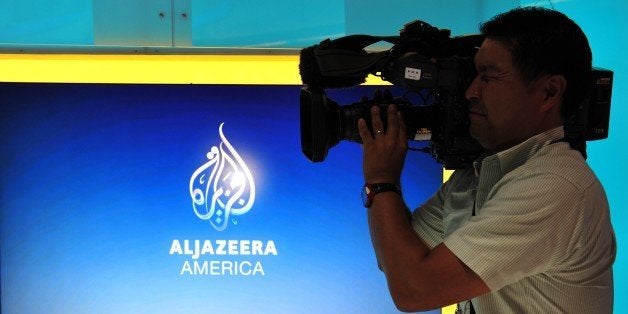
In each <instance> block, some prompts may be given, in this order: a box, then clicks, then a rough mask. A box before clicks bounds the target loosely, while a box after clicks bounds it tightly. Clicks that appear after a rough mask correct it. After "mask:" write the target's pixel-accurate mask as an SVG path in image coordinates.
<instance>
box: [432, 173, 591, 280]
mask: <svg viewBox="0 0 628 314" xmlns="http://www.w3.org/2000/svg"><path fill="white" fill-rule="evenodd" d="M582 198H583V194H582V192H581V191H580V190H579V189H578V188H577V187H576V186H574V185H573V184H571V183H570V182H568V181H567V180H565V179H564V178H562V177H560V176H558V175H555V174H548V173H532V174H530V173H528V174H520V175H519V176H517V177H510V178H509V179H507V178H503V179H502V180H501V181H500V182H498V183H497V184H496V185H495V186H494V187H493V189H492V190H491V192H490V193H489V196H488V198H487V201H486V203H485V204H484V206H483V207H482V208H481V209H477V212H476V216H474V217H472V218H471V219H469V220H468V221H467V222H465V223H464V224H462V226H460V228H458V229H457V230H456V231H454V232H453V233H452V234H451V235H449V236H448V237H447V238H446V239H445V240H444V243H445V245H446V246H447V247H448V248H449V249H450V250H451V251H452V252H453V253H454V254H455V255H456V256H457V257H458V258H459V259H460V260H461V261H462V262H464V263H465V264H466V265H467V266H468V267H470V268H471V269H472V270H473V271H474V272H475V273H476V274H477V275H478V276H480V277H481V278H482V280H484V282H485V283H486V284H487V285H488V286H489V287H490V288H491V290H492V291H495V290H498V289H500V288H501V287H503V286H505V285H508V284H510V283H513V282H516V281H519V280H520V279H522V278H524V277H527V276H530V275H534V274H538V273H541V272H545V271H549V270H551V269H552V268H553V267H556V265H558V263H559V260H560V259H561V258H563V257H564V256H565V255H566V252H568V251H569V247H570V245H573V243H575V242H574V241H573V237H574V236H576V235H575V232H574V230H575V229H576V228H578V224H580V223H581V221H582V213H583V200H582Z"/></svg>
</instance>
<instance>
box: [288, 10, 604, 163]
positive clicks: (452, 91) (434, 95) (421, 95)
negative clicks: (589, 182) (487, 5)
mask: <svg viewBox="0 0 628 314" xmlns="http://www.w3.org/2000/svg"><path fill="white" fill-rule="evenodd" d="M483 40H484V37H483V36H481V35H469V36H460V37H453V38H452V37H451V36H450V31H449V30H446V29H438V28H436V27H433V26H431V25H429V24H427V23H425V22H423V21H419V20H417V21H413V22H410V23H408V24H406V25H404V28H403V29H402V30H401V31H400V34H399V36H371V35H350V36H345V37H341V38H338V39H335V40H329V39H327V40H324V41H322V42H321V43H320V44H318V45H314V46H311V47H307V48H304V49H303V50H301V54H300V64H299V70H300V74H301V80H302V81H303V84H304V86H303V87H302V88H301V95H300V115H301V117H300V119H301V121H300V122H301V149H302V151H303V153H304V154H305V156H306V157H307V158H308V159H309V160H311V161H312V162H320V161H323V160H324V159H325V157H326V156H327V152H328V150H329V149H330V148H331V147H333V146H335V145H336V144H338V143H339V141H340V140H348V141H352V142H358V143H360V142H361V138H360V136H359V133H358V130H357V121H358V119H360V118H364V119H365V120H366V121H367V125H368V126H369V128H370V127H371V123H370V108H371V107H372V106H380V107H381V108H382V109H384V108H385V107H387V106H388V105H390V104H395V105H396V106H397V108H398V110H399V111H401V112H402V116H403V119H404V122H405V124H406V126H407V131H408V138H409V139H411V140H415V141H429V145H428V147H427V148H426V149H425V151H426V152H427V153H429V154H431V155H432V156H433V157H434V158H435V159H436V160H437V161H438V162H440V163H442V164H443V166H444V167H445V168H447V169H457V168H462V167H464V166H466V165H467V164H468V163H470V162H472V161H473V160H474V159H476V158H477V157H478V156H479V155H480V154H481V153H482V152H483V151H484V149H483V148H482V147H481V146H480V144H479V143H478V142H477V141H476V140H475V139H473V138H472V137H471V135H470V134H469V116H468V114H469V103H468V101H467V99H466V98H465V96H464V93H465V90H466V88H467V87H468V86H469V85H470V84H471V82H472V80H473V79H474V78H475V76H476V70H475V66H474V63H473V57H474V56H475V53H476V52H477V50H478V48H479V46H480V45H481V44H482V41H483ZM380 41H385V42H388V43H390V44H392V45H393V46H392V48H390V49H387V50H383V51H376V52H367V51H366V50H365V48H366V47H368V46H370V45H372V44H374V43H377V42H380ZM593 72H594V79H593V81H592V86H591V87H592V89H591V94H590V97H589V99H588V100H586V101H585V102H583V104H582V105H581V107H580V109H579V110H578V112H577V113H576V115H575V116H574V117H573V118H571V119H570V120H569V121H566V123H565V132H566V140H567V141H569V142H570V144H571V145H572V146H573V147H574V148H576V149H578V150H579V151H580V152H581V153H582V154H583V156H585V157H586V145H585V142H586V141H587V140H595V139H603V138H606V137H607V136H608V122H609V113H610V99H611V86H612V77H613V73H612V72H611V71H608V70H599V69H594V71H593ZM369 74H372V75H375V76H379V77H381V79H382V80H384V81H387V82H390V83H392V84H393V85H394V86H398V87H401V88H402V89H403V90H404V91H405V93H404V96H402V97H392V94H390V93H387V92H384V93H378V94H376V95H375V97H373V98H372V99H362V100H361V101H359V102H356V103H353V104H350V105H346V106H341V105H338V103H336V102H335V101H333V100H332V99H330V98H328V97H327V96H326V94H325V91H324V89H325V88H343V87H351V86H356V85H359V84H361V83H363V82H365V80H366V77H367V76H368V75H369ZM410 94H412V95H413V96H418V97H414V98H412V99H413V100H415V99H418V103H417V101H411V100H410V98H409V97H407V96H408V95H410ZM380 112H381V113H382V120H383V121H384V122H385V121H386V117H385V114H386V110H385V109H384V110H381V111H380ZM371 131H372V130H371Z"/></svg>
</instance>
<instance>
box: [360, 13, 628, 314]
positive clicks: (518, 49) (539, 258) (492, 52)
mask: <svg viewBox="0 0 628 314" xmlns="http://www.w3.org/2000/svg"><path fill="white" fill-rule="evenodd" d="M481 32H482V34H483V35H484V36H485V38H486V39H485V41H484V42H483V44H482V46H481V47H480V49H479V50H478V52H477V54H476V56H475V60H474V62H475V66H476V69H477V71H478V75H477V77H476V78H475V79H474V80H473V82H472V83H471V85H470V86H469V88H468V89H467V91H466V94H465V95H466V97H467V99H468V100H469V101H470V114H469V119H470V130H469V131H470V133H471V135H472V136H473V137H474V138H475V139H477V140H478V141H479V142H480V144H481V145H482V146H483V147H484V148H486V150H487V153H486V154H484V155H483V156H481V157H480V158H479V159H478V160H477V161H476V162H474V164H473V165H471V166H469V167H468V168H466V169H462V170H457V171H456V172H454V174H453V175H452V177H451V178H450V179H449V180H448V182H446V183H445V184H443V185H442V186H441V188H440V189H439V190H438V191H437V192H436V194H435V195H434V196H433V197H431V198H430V199H428V200H427V201H426V202H425V203H424V204H423V205H422V206H420V207H419V208H418V209H417V210H415V211H414V213H413V214H412V215H410V214H409V212H408V209H407V207H406V205H405V203H404V201H403V199H402V197H401V193H400V192H399V191H396V189H395V188H394V186H398V185H399V183H400V182H399V180H400V175H401V171H402V168H403V163H404V159H405V155H406V151H407V135H406V127H405V125H404V123H403V120H402V117H401V115H400V113H399V112H397V110H396V109H395V108H394V106H390V107H389V108H388V117H387V126H386V128H385V129H384V123H383V122H382V120H381V118H380V112H379V109H378V108H377V106H375V107H373V109H372V112H371V114H372V127H373V130H375V132H374V134H371V132H369V130H368V128H367V125H366V122H365V121H364V120H360V121H359V122H358V128H359V130H360V136H361V137H362V140H363V143H364V146H363V147H364V169H363V170H364V177H365V181H366V183H367V184H382V183H383V184H384V185H383V186H384V187H385V188H383V189H381V190H382V191H381V192H379V193H374V192H372V191H371V193H370V195H369V197H370V199H371V203H370V205H369V209H368V218H369V227H370V230H371V238H372V242H373V247H374V250H375V253H376V256H377V259H378V262H379V265H380V268H381V269H382V271H383V272H384V274H385V275H386V278H387V282H388V286H389V290H390V293H391V295H392V297H393V300H394V302H395V304H396V305H397V307H398V308H399V309H400V310H402V311H419V310H427V309H433V308H438V307H442V306H446V305H449V304H453V303H458V309H459V311H461V312H465V313H470V312H471V311H472V308H473V309H474V311H475V312H478V313H611V312H612V306H613V275H612V268H611V266H612V263H613V261H614V258H615V250H616V245H615V238H614V233H613V230H612V226H611V223H610V218H609V210H608V202H607V200H606V197H605V194H604V190H603V188H602V186H601V184H600V182H599V181H598V180H597V178H596V177H595V175H594V174H593V172H592V171H591V169H590V168H589V167H588V166H587V164H586V162H585V160H584V158H583V157H582V156H581V154H580V153H579V152H578V151H576V150H574V149H572V148H571V147H570V145H569V143H567V142H566V141H565V140H563V137H564V132H563V128H562V125H563V121H564V119H565V117H568V116H570V115H571V114H572V113H573V112H574V106H577V104H578V103H579V102H581V101H582V99H583V98H584V97H585V95H586V92H587V88H586V86H587V84H588V82H589V81H588V80H589V77H590V71H591V51H590V48H589V45H588V41H587V39H586V37H585V35H584V34H583V32H582V30H581V29H580V28H579V27H578V26H577V25H576V24H575V23H574V22H573V21H572V20H570V19H569V18H567V17H566V16H565V15H563V14H562V13H559V12H556V11H552V10H546V9H541V8H518V9H514V10H512V11H510V12H507V13H504V14H502V15H498V16H496V17H495V18H493V19H492V20H491V21H489V22H487V23H485V24H483V25H482V26H481ZM391 186H392V187H393V188H391ZM370 187H371V190H378V189H377V188H376V187H375V186H373V185H370ZM374 187H375V188H374ZM380 187H381V185H380ZM417 235H418V236H417Z"/></svg>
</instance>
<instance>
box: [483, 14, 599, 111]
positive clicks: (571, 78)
mask: <svg viewBox="0 0 628 314" xmlns="http://www.w3.org/2000/svg"><path fill="white" fill-rule="evenodd" d="M480 32H481V33H482V35H484V36H486V37H487V38H491V39H494V40H498V41H501V42H504V43H505V44H506V45H507V46H508V47H509V48H510V50H511V53H512V59H513V60H512V62H513V65H514V67H515V68H516V69H518V70H519V71H520V73H521V74H522V75H523V78H524V79H525V80H526V81H528V82H532V81H533V80H535V79H537V78H539V77H540V76H542V75H547V74H549V75H557V74H561V75H563V76H564V77H565V79H566V81H567V87H566V90H565V93H564V95H563V102H562V105H561V115H562V117H563V119H567V118H569V117H570V116H571V115H572V114H573V113H574V112H575V110H576V109H577V108H578V106H579V105H580V104H581V102H582V101H583V100H584V99H585V98H587V97H588V93H589V82H590V79H591V73H592V72H591V59H592V56H591V48H590V47H589V41H588V40H587V37H586V36H585V34H584V32H583V31H582V29H580V27H579V26H578V25H577V24H576V23H575V22H574V21H573V20H571V19H570V18H569V17H567V16H566V15H565V14H563V13H561V12H558V11H555V10H550V9H545V8H539V7H525V8H516V9H513V10H511V11H508V12H505V13H502V14H499V15H497V16H495V17H494V18H492V19H491V20H489V21H487V22H485V23H483V24H481V25H480Z"/></svg>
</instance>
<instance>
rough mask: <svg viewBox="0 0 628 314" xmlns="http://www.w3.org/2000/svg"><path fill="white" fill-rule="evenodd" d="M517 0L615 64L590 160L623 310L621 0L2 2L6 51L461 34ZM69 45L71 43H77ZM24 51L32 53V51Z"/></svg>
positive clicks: (627, 273)
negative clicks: (604, 129)
mask: <svg viewBox="0 0 628 314" xmlns="http://www.w3.org/2000/svg"><path fill="white" fill-rule="evenodd" d="M518 5H540V6H545V7H554V8H555V9H557V10H560V11H563V12H565V13H566V14H567V15H569V16H571V17H572V18H573V19H574V20H575V21H576V22H578V23H579V24H580V25H581V27H582V28H583V30H584V31H585V33H586V34H587V35H588V37H589V40H590V44H591V47H592V49H593V54H594V64H595V65H596V66H600V67H605V68H609V69H612V70H614V72H615V82H614V86H613V100H612V111H611V126H610V137H609V138H608V139H607V140H603V141H597V142H591V143H590V144H589V156H590V157H589V162H590V164H591V166H592V167H593V168H594V170H595V171H596V172H597V174H598V175H599V177H600V179H601V181H602V183H603V184H604V185H605V187H606V190H607V193H608V197H609V200H610V204H611V211H612V219H613V224H614V226H615V231H616V234H617V241H618V245H619V250H618V256H617V261H616V263H615V274H616V275H615V279H616V280H615V285H616V292H615V294H616V301H615V308H616V309H617V311H618V312H619V311H622V309H625V308H628V300H626V298H624V297H621V296H624V295H628V283H627V281H626V280H624V279H625V278H627V277H628V254H627V253H626V249H625V248H626V247H627V246H626V243H627V242H628V227H627V226H628V213H627V211H626V207H627V206H628V202H627V199H628V197H626V196H625V192H624V191H623V181H624V180H626V178H628V170H627V169H626V168H624V167H623V162H627V161H628V156H627V155H628V154H627V152H626V149H625V148H626V147H628V139H627V137H628V130H627V128H628V126H627V124H626V123H623V120H624V119H625V118H626V117H628V112H627V111H628V109H627V107H628V106H627V105H626V103H627V101H628V95H627V93H628V81H627V80H628V78H627V76H628V61H627V57H626V56H625V52H626V51H628V19H626V16H628V4H626V3H625V1H622V0H597V1H587V0H556V1H552V2H550V1H512V0H477V1H463V0H441V1H439V0H424V1H413V0H398V1H393V2H390V1H374V0H346V1H333V0H318V1H309V0H308V1H306V0H304V1H296V2H295V1H289V0H270V1H255V0H246V1H244V0H243V1H194V0H172V2H169V1H167V0H135V1H129V0H93V1H91V0H56V1H47V0H0V51H2V49H5V50H6V49H8V48H14V47H29V46H30V45H41V44H46V45H51V46H53V47H55V46H56V47H62V48H64V49H69V50H71V49H72V47H73V46H75V45H78V46H88V47H91V48H92V49H93V51H98V49H99V47H101V46H115V45H122V46H167V47H168V46H170V47H188V46H196V47H200V46H202V47H205V46H224V47H282V48H285V47H293V48H298V47H304V46H307V45H310V44H313V43H316V42H318V41H320V40H321V39H323V38H326V37H338V36H342V35H344V34H354V33H369V34H396V33H397V31H398V30H399V29H400V28H401V27H402V25H403V24H404V23H406V22H408V21H410V20H413V19H421V20H424V21H426V22H428V23H431V24H433V25H435V26H438V27H441V28H449V29H451V30H452V32H453V34H455V35H462V34H468V33H474V32H476V30H477V25H478V23H479V22H480V21H482V20H485V19H487V18H489V17H490V16H493V15H494V14H496V13H499V12H502V11H505V10H508V9H510V8H513V7H515V6H518ZM70 45H72V46H70ZM26 51H27V50H26Z"/></svg>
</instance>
